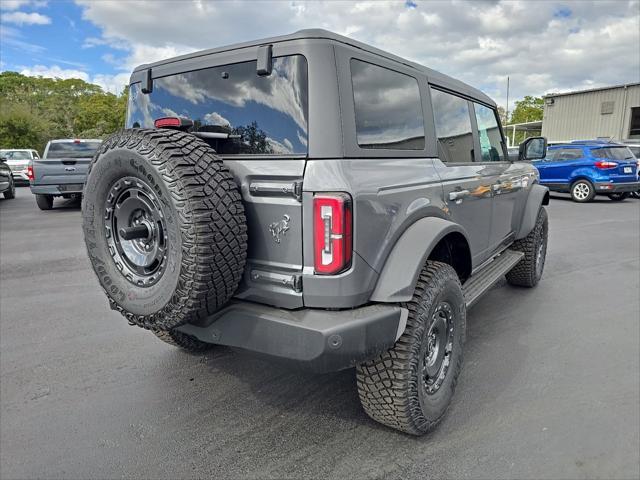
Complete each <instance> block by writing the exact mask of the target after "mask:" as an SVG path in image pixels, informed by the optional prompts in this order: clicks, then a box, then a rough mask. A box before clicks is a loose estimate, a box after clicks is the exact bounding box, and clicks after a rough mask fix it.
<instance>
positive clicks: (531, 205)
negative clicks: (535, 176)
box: [516, 183, 549, 240]
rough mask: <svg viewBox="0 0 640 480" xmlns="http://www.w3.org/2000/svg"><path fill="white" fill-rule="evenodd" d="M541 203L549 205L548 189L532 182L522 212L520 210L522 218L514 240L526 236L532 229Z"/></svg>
mask: <svg viewBox="0 0 640 480" xmlns="http://www.w3.org/2000/svg"><path fill="white" fill-rule="evenodd" d="M542 205H549V189H548V188H547V187H543V186H542V185H540V184H539V183H534V184H533V185H532V186H531V190H530V191H529V195H528V197H527V203H526V204H525V206H524V212H522V220H521V222H520V228H519V229H518V233H517V234H516V240H518V239H520V238H524V237H526V236H527V235H528V234H529V232H530V231H531V230H533V227H534V226H535V224H536V219H537V218H538V212H539V211H540V207H541V206H542Z"/></svg>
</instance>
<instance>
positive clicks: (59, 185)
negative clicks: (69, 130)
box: [28, 139, 102, 210]
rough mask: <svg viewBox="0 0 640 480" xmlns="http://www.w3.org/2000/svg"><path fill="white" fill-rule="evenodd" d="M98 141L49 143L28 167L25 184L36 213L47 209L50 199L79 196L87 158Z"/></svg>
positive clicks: (49, 206)
mask: <svg viewBox="0 0 640 480" xmlns="http://www.w3.org/2000/svg"><path fill="white" fill-rule="evenodd" d="M101 143H102V140H96V139H92V140H85V139H75V140H73V139H63V140H51V141H49V143H47V146H46V148H45V149H44V155H43V156H42V158H41V159H39V160H38V159H35V160H33V161H32V162H31V164H30V165H29V167H28V173H29V185H30V187H31V192H32V193H34V194H35V196H36V203H37V205H38V207H39V208H40V210H51V208H52V207H53V199H54V197H64V198H72V197H77V196H79V195H81V194H82V187H83V185H84V182H85V180H86V178H87V169H88V167H89V162H90V161H91V157H93V156H94V155H95V153H96V152H97V151H98V148H99V147H100V144H101Z"/></svg>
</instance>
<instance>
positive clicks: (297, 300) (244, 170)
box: [224, 159, 305, 308]
mask: <svg viewBox="0 0 640 480" xmlns="http://www.w3.org/2000/svg"><path fill="white" fill-rule="evenodd" d="M224 163H225V165H227V167H229V169H230V170H231V172H232V173H233V175H234V177H235V179H236V182H237V183H238V184H239V185H240V186H241V190H242V200H243V203H244V208H245V214H246V217H247V227H248V232H247V233H248V237H249V245H248V247H249V249H248V254H247V266H246V268H245V274H244V278H243V282H242V284H241V286H240V288H239V289H238V292H237V294H236V296H237V297H238V298H242V299H244V300H251V301H256V302H261V303H266V304H269V305H278V306H281V307H285V308H298V307H302V306H303V303H302V284H301V279H302V264H303V262H302V178H303V175H304V167H305V160H302V159H287V160H271V159H269V160H265V159H262V160H257V159H256V160H225V162H224Z"/></svg>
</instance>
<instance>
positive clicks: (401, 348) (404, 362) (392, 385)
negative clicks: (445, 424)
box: [356, 261, 466, 435]
mask: <svg viewBox="0 0 640 480" xmlns="http://www.w3.org/2000/svg"><path fill="white" fill-rule="evenodd" d="M404 306H405V307H406V308H407V309H408V310H409V317H408V319H407V326H406V328H405V331H404V333H403V334H402V335H401V336H400V338H399V339H398V340H397V341H396V344H395V345H394V346H393V348H391V349H389V350H387V351H386V352H385V353H383V354H382V355H380V356H379V357H377V358H375V359H373V360H370V361H368V362H365V363H362V364H360V365H359V366H358V367H357V370H356V379H357V383H358V394H359V396H360V402H361V403H362V406H363V407H364V410H365V412H367V414H368V415H369V416H370V417H371V418H373V419H374V420H376V421H377V422H380V423H382V424H384V425H387V426H389V427H392V428H395V429H397V430H401V431H403V432H406V433H409V434H412V435H422V434H424V433H426V432H428V431H429V430H432V429H433V428H434V427H435V426H436V425H438V423H440V421H441V420H442V418H443V417H444V415H445V413H446V411H447V408H448V407H449V404H450V403H451V398H452V397H453V392H454V390H455V387H456V382H457V380H458V375H459V374H460V370H461V368H462V346H463V343H464V338H465V326H466V305H465V301H464V295H463V293H462V287H461V285H460V280H459V279H458V275H457V274H456V272H455V270H454V269H453V268H452V267H451V266H450V265H447V264H445V263H441V262H430V261H429V262H427V263H426V264H425V266H424V268H423V269H422V272H421V273H420V277H419V278H418V283H417V285H416V289H415V292H414V294H413V299H412V300H411V301H410V302H409V303H407V304H405V305H404Z"/></svg>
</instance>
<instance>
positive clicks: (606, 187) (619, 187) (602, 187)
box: [595, 182, 640, 193]
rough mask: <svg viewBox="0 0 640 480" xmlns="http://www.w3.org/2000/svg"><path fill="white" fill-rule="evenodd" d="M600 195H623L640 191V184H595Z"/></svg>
mask: <svg viewBox="0 0 640 480" xmlns="http://www.w3.org/2000/svg"><path fill="white" fill-rule="evenodd" d="M595 187H596V192H598V193H623V192H635V191H637V190H640V182H625V183H610V182H598V183H596V184H595Z"/></svg>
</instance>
